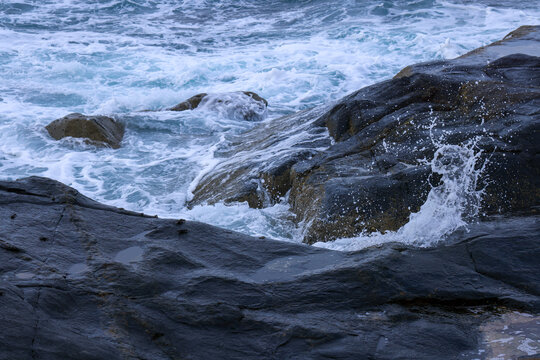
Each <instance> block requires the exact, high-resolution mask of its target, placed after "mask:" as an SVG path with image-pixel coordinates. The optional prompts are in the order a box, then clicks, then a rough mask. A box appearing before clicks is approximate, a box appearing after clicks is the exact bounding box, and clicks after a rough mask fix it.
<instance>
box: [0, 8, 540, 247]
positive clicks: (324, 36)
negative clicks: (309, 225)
mask: <svg viewBox="0 0 540 360" xmlns="http://www.w3.org/2000/svg"><path fill="white" fill-rule="evenodd" d="M18 2H20V1H15V0H6V1H4V2H2V6H9V5H11V4H15V3H18ZM415 4H416V3H399V2H397V3H392V7H389V8H388V9H386V11H384V9H383V12H382V13H385V15H376V14H374V13H373V11H374V10H377V9H379V8H381V7H382V8H384V7H385V4H382V5H381V4H378V3H373V4H363V3H362V4H360V3H355V2H348V1H347V2H342V3H336V4H334V5H333V6H332V7H331V8H329V7H328V6H327V4H326V3H324V2H319V1H314V2H307V3H299V2H286V3H279V4H277V5H276V3H274V2H272V3H269V2H259V3H254V2H251V1H236V0H235V1H233V0H226V1H221V2H219V4H216V3H215V2H208V1H204V0H200V1H199V0H190V1H183V2H178V1H173V0H166V1H160V2H159V4H156V2H154V1H137V2H125V1H120V0H110V1H106V2H100V3H99V4H94V3H92V4H89V3H88V2H85V1H80V0H60V1H47V2H45V1H43V2H32V4H31V5H32V6H33V8H30V9H28V11H23V12H20V13H15V12H14V13H10V14H7V13H1V14H0V97H1V98H2V101H0V178H9V179H14V178H18V177H23V176H28V175H43V176H48V177H51V178H53V179H56V180H59V181H62V182H64V183H66V184H68V185H71V186H74V187H75V188H76V189H77V190H79V191H81V192H82V193H83V194H85V195H87V196H90V197H92V198H94V199H96V200H98V201H102V202H105V203H107V204H111V205H116V206H120V207H124V208H127V209H131V210H134V211H145V212H148V213H156V214H160V215H162V216H166V215H167V214H169V215H170V216H174V215H176V214H180V213H182V212H183V211H186V209H185V202H186V200H187V199H189V198H191V196H192V192H193V190H194V188H195V186H196V184H197V183H198V181H199V180H200V179H201V178H202V176H204V175H205V174H207V173H208V172H210V171H211V170H212V169H213V168H214V167H215V166H218V165H217V164H218V161H217V160H216V158H215V156H214V153H215V151H216V150H217V148H218V147H219V146H220V144H223V142H224V139H225V140H226V139H227V138H229V137H231V136H233V135H235V134H238V133H240V132H242V131H243V130H246V129H248V128H250V127H251V126H252V125H250V124H245V122H241V121H238V120H235V119H230V118H227V116H228V115H227V114H226V113H222V114H218V115H216V113H215V112H214V113H213V112H211V111H208V112H205V111H204V109H202V110H201V111H198V112H195V111H194V112H189V114H170V113H168V112H163V113H144V114H141V113H136V111H139V110H143V109H152V110H157V109H163V108H167V107H171V106H173V105H175V104H177V103H178V102H180V101H183V100H185V99H187V98H189V97H190V96H192V95H195V94H197V93H201V92H205V93H225V92H234V91H254V92H256V93H258V94H259V95H261V96H262V97H264V98H265V99H267V100H268V102H269V107H268V117H269V118H274V117H276V116H278V115H284V114H288V113H291V112H294V111H298V110H302V109H306V108H311V107H314V106H317V105H320V104H328V103H330V102H332V101H334V100H337V99H339V98H340V97H342V96H343V95H345V94H347V93H350V92H352V91H354V90H356V89H358V88H361V87H363V86H366V85H369V84H372V83H374V82H377V81H381V80H384V79H387V78H389V77H390V76H392V75H393V74H395V73H396V72H397V71H399V70H400V69H401V68H402V67H403V66H405V65H408V64H411V63H415V62H418V61H426V60H432V59H437V58H448V57H453V56H456V55H460V54H463V53H465V52H467V51H469V50H472V49H473V48H475V47H478V46H481V45H485V44H486V43H488V42H490V41H494V40H497V39H500V38H501V37H502V36H504V35H505V34H506V33H508V32H509V31H510V30H512V29H513V28H516V27H517V26H519V25H522V24H526V23H535V22H537V19H538V18H539V17H540V9H538V8H537V7H534V6H531V5H528V4H527V3H521V2H520V3H515V4H512V5H511V6H507V7H502V6H498V7H495V6H486V5H482V4H477V3H472V2H467V3H462V2H458V3H454V2H450V1H440V0H436V1H434V2H432V3H430V4H428V5H425V6H424V5H422V3H419V5H418V4H416V5H415ZM379 10H380V9H379ZM68 14H69V15H68ZM75 111H77V112H83V113H87V114H104V115H107V114H109V115H114V116H117V117H118V118H120V119H122V120H123V121H126V123H127V131H126V136H125V139H124V141H123V144H122V145H123V147H122V148H121V149H119V150H116V151H113V150H110V149H96V148H95V147H92V146H88V145H86V144H84V143H83V142H81V141H76V140H73V139H68V140H62V141H60V142H56V141H53V140H52V139H51V138H50V137H49V136H48V134H47V133H46V131H45V130H44V129H43V127H44V126H45V125H46V124H48V123H49V122H50V121H52V120H54V119H56V118H59V117H62V116H64V115H66V114H68V113H71V112H75ZM186 113H187V112H186ZM270 130H272V129H270ZM274 130H275V129H274ZM276 131H280V130H279V129H277V130H276ZM306 138H309V134H305V133H304V132H303V130H302V129H292V130H288V131H284V133H283V140H282V141H281V142H280V144H279V146H277V147H276V148H274V149H275V151H272V152H270V153H265V152H264V151H262V150H261V151H258V152H256V153H254V154H250V153H249V152H245V154H244V155H245V159H249V157H250V156H256V157H257V158H258V159H260V160H261V161H271V160H272V159H273V158H276V157H279V156H283V155H284V154H286V152H287V149H288V148H290V147H291V146H294V145H295V144H296V143H297V142H300V141H303V140H305V139H306ZM217 206H218V207H219V205H217ZM236 206H237V208H236V209H237V210H234V211H232V210H231V209H232V208H231V207H228V208H220V209H217V208H215V207H214V208H209V210H208V213H214V214H215V216H216V217H222V218H227V217H226V216H225V217H224V216H223V215H220V214H221V213H224V212H228V213H229V212H232V213H235V212H245V213H246V216H245V217H244V219H245V221H246V222H249V221H252V220H249V219H252V218H251V216H255V215H254V214H255V213H257V212H259V215H257V216H259V217H258V219H259V220H260V221H259V220H257V221H259V223H258V224H259V225H257V227H256V230H254V229H252V228H250V226H249V225H248V224H244V225H238V226H237V225H234V226H233V225H231V227H232V228H235V229H244V230H245V231H247V232H250V233H252V234H257V235H260V234H263V235H264V234H265V231H266V234H273V229H274V228H275V227H276V222H275V219H274V218H272V217H271V216H268V213H264V211H263V210H248V209H247V207H246V206H244V205H236ZM201 209H202V208H201ZM216 209H217V210H216ZM214 210H215V212H213V211H214ZM196 213H197V214H199V215H198V216H201V218H202V217H203V215H204V211H202V210H201V211H200V212H197V211H195V210H194V211H193V212H192V214H196ZM193 216H195V215H193ZM237 217H239V218H242V217H241V216H239V215H237ZM278 218H279V216H278ZM205 219H206V218H205ZM208 221H210V222H212V220H211V219H209V220H208ZM217 222H220V220H215V221H213V223H217ZM231 222H232V223H235V222H234V221H231ZM235 224H236V223H235ZM220 225H222V226H228V225H227V223H226V222H220ZM265 226H266V228H265ZM264 229H266V230H264ZM244 230H242V231H244ZM285 232H287V231H285ZM289 233H290V232H289ZM276 236H277V235H276ZM288 236H289V235H287V236H284V238H287V237H288ZM294 236H298V237H299V235H294Z"/></svg>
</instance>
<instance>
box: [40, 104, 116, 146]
mask: <svg viewBox="0 0 540 360" xmlns="http://www.w3.org/2000/svg"><path fill="white" fill-rule="evenodd" d="M45 128H46V129H47V131H48V132H49V135H51V136H52V137H53V138H54V139H55V140H60V139H62V138H65V137H68V136H70V137H74V138H83V139H86V141H87V142H88V143H89V144H92V145H96V146H105V147H112V148H113V149H118V148H120V143H121V142H122V138H123V137H124V130H125V126H124V125H123V124H122V123H120V122H118V121H116V120H114V119H112V118H110V117H107V116H87V115H83V114H79V113H72V114H69V115H66V116H64V117H63V118H60V119H56V120H54V121H53V122H51V123H50V124H49V125H47V126H46V127H45Z"/></svg>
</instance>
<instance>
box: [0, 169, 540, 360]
mask: <svg viewBox="0 0 540 360" xmlns="http://www.w3.org/2000/svg"><path fill="white" fill-rule="evenodd" d="M538 220H539V219H538V216H531V217H521V218H519V217H509V218H499V219H496V220H495V221H493V222H486V223H480V224H477V225H473V226H472V227H471V228H470V230H469V232H462V233H457V234H455V235H454V237H453V238H452V239H450V241H449V242H448V243H446V244H441V245H440V246H439V247H437V248H430V249H418V248H411V247H407V246H403V245H399V244H386V245H384V246H381V247H376V248H368V249H365V250H362V251H360V252H355V253H342V252H334V251H331V250H326V249H320V248H314V247H309V246H306V245H302V244H292V243H285V242H277V241H273V240H268V239H266V240H261V239H257V238H252V237H249V236H245V235H241V234H238V233H234V232H231V231H227V230H223V229H219V228H216V227H213V226H210V225H205V224H201V223H197V222H192V221H177V220H167V219H158V218H154V217H149V216H145V215H143V214H138V213H133V212H129V211H125V210H120V209H116V208H112V207H108V206H105V205H101V204H99V203H97V202H94V201H92V200H90V199H88V198H86V197H84V196H82V195H81V194H79V193H78V192H77V191H75V190H74V189H72V188H69V187H67V186H65V185H63V184H61V183H58V182H55V181H52V180H49V179H45V178H38V177H31V178H26V179H22V180H19V181H15V182H7V181H2V182H0V274H1V276H0V308H1V309H2V315H1V316H0V328H1V329H2V331H0V358H5V359H21V360H24V359H36V358H39V359H104V358H106V359H171V358H173V359H358V358H374V359H412V358H414V359H434V358H437V359H456V358H464V359H472V358H475V357H478V350H479V349H481V348H483V343H484V341H483V338H482V336H483V335H482V334H483V330H482V329H483V327H484V326H483V324H485V323H487V322H489V321H492V320H493V319H497V318H498V314H500V313H506V312H508V313H511V312H512V311H516V310H519V311H520V312H526V313H529V314H532V315H533V316H537V315H538V313H539V311H540V297H539V296H540V262H538V258H539V257H540V242H539V241H538V234H539V231H540V225H539V224H540V222H539V221H538ZM533 319H534V317H533ZM528 331H529V333H526V335H527V336H529V337H534V336H535V335H534V333H535V332H537V329H534V328H531V329H529V330H528ZM514 350H515V349H514ZM516 351H517V350H516ZM520 354H521V355H523V353H519V352H518V355H520ZM495 355H498V354H495ZM495 355H494V356H495ZM508 357H510V356H508Z"/></svg>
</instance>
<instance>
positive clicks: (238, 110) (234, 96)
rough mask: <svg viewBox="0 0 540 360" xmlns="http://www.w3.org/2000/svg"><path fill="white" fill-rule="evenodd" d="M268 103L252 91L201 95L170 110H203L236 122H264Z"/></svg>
mask: <svg viewBox="0 0 540 360" xmlns="http://www.w3.org/2000/svg"><path fill="white" fill-rule="evenodd" d="M267 106H268V102H267V101H266V100H265V99H263V98H262V97H260V96H259V95H257V94H256V93H254V92H251V91H236V92H230V93H217V94H206V93H201V94H197V95H195V96H192V97H190V98H189V99H187V100H185V101H182V102H181V103H179V104H178V105H176V106H173V107H172V108H169V109H168V110H170V111H185V110H193V109H196V108H203V109H206V110H210V111H215V112H218V113H219V114H221V115H222V116H224V117H226V118H230V119H236V120H248V121H255V120H262V119H263V118H264V117H265V116H266V108H267Z"/></svg>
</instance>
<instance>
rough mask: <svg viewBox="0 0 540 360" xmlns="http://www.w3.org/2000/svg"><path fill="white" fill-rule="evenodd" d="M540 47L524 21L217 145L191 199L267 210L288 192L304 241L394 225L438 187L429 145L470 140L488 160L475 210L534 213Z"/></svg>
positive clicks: (539, 199)
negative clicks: (213, 161) (480, 43)
mask: <svg viewBox="0 0 540 360" xmlns="http://www.w3.org/2000/svg"><path fill="white" fill-rule="evenodd" d="M539 45H540V27H538V26H536V27H534V26H531V27H522V28H520V29H518V30H516V31H514V32H512V33H511V34H509V35H508V36H507V37H505V39H503V40H501V41H498V42H496V43H494V44H492V45H490V46H486V47H484V48H480V49H478V50H476V51H473V52H471V53H469V54H466V55H465V56H462V57H460V58H457V59H454V60H449V61H434V62H429V63H422V64H417V65H412V66H409V67H407V68H405V69H403V70H402V71H401V72H400V73H399V74H397V75H396V76H395V77H394V78H393V79H391V80H387V81H384V82H381V83H378V84H375V85H372V86H369V87H366V88H363V89H361V90H359V91H357V92H354V93H352V94H350V95H348V96H347V97H345V98H344V99H342V100H341V101H339V102H338V103H337V104H334V105H333V106H332V107H331V108H319V109H313V110H311V111H308V112H302V113H298V114H294V115H291V116H288V117H284V118H280V119H275V120H273V121H271V122H267V123H265V124H262V125H261V126H260V127H257V128H255V129H254V130H252V131H250V132H248V133H246V134H243V135H242V136H241V137H239V139H238V140H237V141H236V143H235V142H234V141H233V142H232V143H231V144H230V147H229V149H228V151H224V152H222V154H224V159H223V161H222V162H221V163H220V164H218V165H217V166H216V168H215V169H214V170H213V171H212V172H209V173H208V175H206V176H205V177H203V178H202V179H201V181H200V183H199V184H198V187H197V188H196V190H195V191H194V196H193V199H192V202H191V204H199V203H204V202H207V203H214V202H218V201H225V202H230V201H246V200H247V201H248V202H249V204H250V206H253V207H264V206H268V205H271V204H273V203H275V202H276V201H281V200H282V198H283V197H286V198H287V201H288V202H289V203H290V205H291V209H292V211H293V212H294V213H295V214H296V220H297V221H298V223H302V224H304V226H305V227H306V235H305V239H304V240H305V241H306V242H308V243H311V242H315V241H321V240H323V241H324V240H332V239H335V238H338V237H349V236H353V235H355V234H358V233H359V232H372V231H381V232H383V231H387V230H396V229H398V228H399V227H401V226H402V225H403V224H405V223H406V222H407V221H408V219H409V215H410V214H411V212H415V211H418V209H419V208H420V206H421V205H422V204H423V203H424V202H425V201H426V198H427V194H428V192H429V191H430V189H431V188H432V186H437V185H439V181H440V174H438V173H436V172H433V171H432V168H431V167H430V166H429V165H428V164H427V162H429V161H431V160H432V159H433V158H434V156H435V154H436V151H437V150H438V149H440V147H441V146H442V145H443V144H450V145H459V146H463V145H464V144H469V145H470V144H471V143H475V144H476V145H475V146H474V149H475V151H476V153H479V154H481V156H480V158H479V159H478V163H477V166H481V165H482V164H486V166H485V169H484V172H483V175H482V178H483V179H487V180H483V181H480V182H479V183H478V184H477V187H478V188H484V197H483V202H482V208H481V212H482V213H484V214H495V213H500V212H511V211H515V212H523V211H525V212H527V211H531V207H533V206H537V205H538V204H539V203H540V193H539V192H538V189H539V188H540V180H539V179H540V161H539V158H538V156H539V155H538V153H539V147H540V135H539V131H538V130H539V127H540V115H539V109H540V71H539V69H540V58H539V56H540V54H539V53H538V52H539V50H538V49H539V48H540V46H539ZM470 146H472V145H470ZM426 161H427V162H426ZM445 161H446V160H445Z"/></svg>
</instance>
